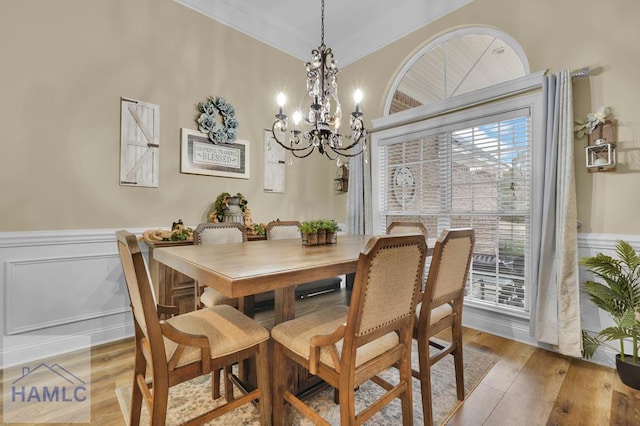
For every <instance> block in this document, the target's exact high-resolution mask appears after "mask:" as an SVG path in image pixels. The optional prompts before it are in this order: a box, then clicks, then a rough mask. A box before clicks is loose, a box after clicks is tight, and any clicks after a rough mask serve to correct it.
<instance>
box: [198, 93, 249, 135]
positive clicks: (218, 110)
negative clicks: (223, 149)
mask: <svg viewBox="0 0 640 426" xmlns="http://www.w3.org/2000/svg"><path fill="white" fill-rule="evenodd" d="M198 111H200V116H199V117H198V118H197V120H196V121H197V123H198V130H200V131H201V132H202V133H206V134H207V135H208V136H209V140H211V142H213V143H233V142H234V141H235V140H236V139H237V138H238V136H237V133H238V130H237V129H238V124H239V123H238V119H237V118H236V110H235V108H234V107H233V105H231V104H230V103H229V102H227V100H226V99H225V98H222V97H214V96H210V97H209V98H208V99H207V100H206V101H205V102H200V103H199V104H198ZM218 115H220V117H221V118H222V120H221V122H219V121H218V119H217V116H218Z"/></svg>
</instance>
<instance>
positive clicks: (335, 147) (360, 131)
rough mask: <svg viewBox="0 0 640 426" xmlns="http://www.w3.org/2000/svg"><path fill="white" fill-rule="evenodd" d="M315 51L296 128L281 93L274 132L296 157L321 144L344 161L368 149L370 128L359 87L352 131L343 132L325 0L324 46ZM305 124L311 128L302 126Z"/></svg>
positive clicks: (333, 157) (331, 155)
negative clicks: (326, 40)
mask: <svg viewBox="0 0 640 426" xmlns="http://www.w3.org/2000/svg"><path fill="white" fill-rule="evenodd" d="M311 55H312V59H311V61H310V62H307V63H306V69H307V89H306V95H305V96H304V98H303V99H302V102H301V103H300V109H299V110H298V111H296V112H295V113H294V114H293V117H292V118H293V128H292V129H291V130H289V118H288V117H287V115H286V114H285V113H284V104H285V102H286V97H285V95H284V94H283V93H280V94H279V95H278V98H277V101H278V113H277V114H276V115H275V117H276V120H275V121H274V122H273V125H272V126H271V134H272V137H273V139H274V140H275V141H276V142H277V143H278V144H280V145H281V146H282V147H283V148H285V149H286V150H288V151H290V152H291V154H292V155H293V156H295V157H298V158H304V157H308V156H309V155H311V153H312V152H314V151H315V150H316V148H317V149H318V152H319V153H320V154H324V155H326V156H327V157H328V158H329V159H331V160H336V159H337V160H338V163H339V165H340V164H341V157H355V156H357V155H360V154H362V153H363V152H364V151H366V150H367V142H366V137H367V130H366V129H365V128H364V123H363V121H362V112H361V111H360V101H361V100H362V92H361V91H360V90H356V91H355V94H354V101H355V108H354V111H353V112H352V113H351V115H350V117H349V129H350V131H351V134H350V135H342V134H340V121H341V119H342V107H341V106H340V100H339V99H338V80H337V77H336V75H337V74H338V67H337V66H336V61H335V59H334V57H333V52H332V51H331V48H329V47H327V46H326V45H325V44H324V0H322V8H321V38H320V46H319V47H318V48H316V49H313V50H312V51H311ZM302 111H304V112H302ZM301 125H303V126H304V128H308V130H301V129H302V127H301Z"/></svg>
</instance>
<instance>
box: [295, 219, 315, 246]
mask: <svg viewBox="0 0 640 426" xmlns="http://www.w3.org/2000/svg"><path fill="white" fill-rule="evenodd" d="M298 229H299V230H300V236H301V237H302V245H303V246H315V245H318V228H317V226H316V222H315V221H313V220H310V221H307V222H302V223H301V224H300V226H299V227H298Z"/></svg>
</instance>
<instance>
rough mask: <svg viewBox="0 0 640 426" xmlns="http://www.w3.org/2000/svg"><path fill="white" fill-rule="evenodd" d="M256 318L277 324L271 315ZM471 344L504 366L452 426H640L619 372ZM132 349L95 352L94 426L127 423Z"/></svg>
mask: <svg viewBox="0 0 640 426" xmlns="http://www.w3.org/2000/svg"><path fill="white" fill-rule="evenodd" d="M343 301H344V294H335V293H334V294H331V295H323V296H320V297H314V298H309V299H307V300H302V301H300V302H299V303H298V305H297V306H296V310H297V313H298V315H300V314H303V313H304V312H306V311H309V310H313V309H316V308H317V307H318V306H319V305H320V303H322V304H325V303H343ZM256 318H257V319H258V320H259V321H261V322H262V323H263V324H265V326H270V325H271V319H270V312H269V311H265V312H261V313H259V314H258V315H257V316H256ZM441 337H443V338H446V336H441ZM464 344H465V345H466V346H467V347H470V348H473V349H476V350H479V351H482V352H485V353H489V354H493V355H495V356H496V357H497V358H498V361H497V363H496V364H495V365H494V367H493V368H492V369H491V370H490V371H489V373H488V374H487V375H486V376H485V377H484V378H483V379H482V381H481V383H480V384H479V385H478V387H477V388H476V389H475V390H474V391H473V392H472V393H471V394H470V395H468V396H467V399H466V400H465V402H464V403H463V404H462V406H461V408H460V409H459V411H458V412H457V413H456V414H455V415H454V416H453V417H452V418H451V420H450V421H449V423H447V424H449V425H509V426H511V425H517V426H529V425H581V426H583V425H594V426H596V425H598V426H599V425H640V391H636V390H633V389H631V388H629V387H627V386H625V385H624V384H622V382H620V379H619V378H618V376H617V374H616V372H615V370H614V369H611V368H605V367H602V366H598V365H596V364H593V363H589V362H586V361H582V360H574V359H571V358H567V357H564V356H561V355H558V354H556V353H553V352H549V351H546V350H543V349H539V348H535V347H532V346H528V345H525V344H522V343H518V342H515V341H512V340H509V339H505V338H502V337H498V336H494V335H491V334H487V333H483V332H480V331H477V330H472V329H465V332H464ZM133 352H134V345H133V340H132V339H127V340H123V341H119V342H115V343H110V344H106V345H102V346H97V347H95V348H93V349H92V351H91V365H92V374H91V382H92V383H91V386H92V388H91V389H92V391H91V403H92V424H95V425H124V424H125V421H124V419H123V417H122V414H121V412H120V407H119V405H118V402H117V400H116V396H115V389H116V387H119V386H122V385H124V384H128V383H130V381H131V378H132V365H133ZM62 359H63V360H66V361H68V360H69V358H68V356H67V357H65V358H62ZM0 422H1V419H0Z"/></svg>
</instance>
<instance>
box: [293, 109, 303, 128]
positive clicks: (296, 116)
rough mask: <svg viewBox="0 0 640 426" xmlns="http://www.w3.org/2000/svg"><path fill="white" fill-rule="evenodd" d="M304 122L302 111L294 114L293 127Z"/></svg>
mask: <svg viewBox="0 0 640 426" xmlns="http://www.w3.org/2000/svg"><path fill="white" fill-rule="evenodd" d="M301 120H302V113H301V112H300V111H296V112H294V113H293V125H294V126H297V125H298V124H300V121H301Z"/></svg>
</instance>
